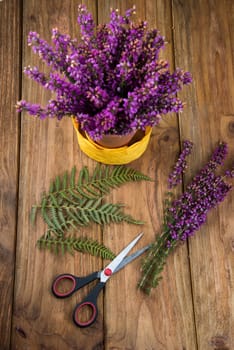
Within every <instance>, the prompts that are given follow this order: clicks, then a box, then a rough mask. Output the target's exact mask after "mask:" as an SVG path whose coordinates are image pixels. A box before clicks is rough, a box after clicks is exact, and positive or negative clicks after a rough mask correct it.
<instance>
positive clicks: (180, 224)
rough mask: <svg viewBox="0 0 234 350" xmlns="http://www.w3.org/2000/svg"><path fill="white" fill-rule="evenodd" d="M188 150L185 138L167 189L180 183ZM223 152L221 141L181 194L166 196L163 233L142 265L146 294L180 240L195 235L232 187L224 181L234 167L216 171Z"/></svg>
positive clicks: (188, 144)
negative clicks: (175, 196) (220, 171)
mask: <svg viewBox="0 0 234 350" xmlns="http://www.w3.org/2000/svg"><path fill="white" fill-rule="evenodd" d="M191 149H192V143H191V142H190V141H184V143H183V151H182V153H181V155H180V157H179V159H178V161H177V163H176V165H175V167H174V169H173V171H172V173H171V174H170V176H169V188H171V187H173V186H176V185H177V184H178V183H180V182H181V176H182V174H183V172H184V171H185V169H186V167H187V164H186V157H187V156H188V155H189V154H190V153H191ZM226 155H227V144H226V143H220V144H219V145H218V146H217V148H216V149H215V151H214V152H213V155H212V156H211V159H210V160H209V162H208V163H207V164H206V165H205V166H204V167H203V168H202V169H201V170H200V172H198V174H197V175H196V176H195V177H194V178H193V180H192V181H191V183H190V184H189V185H188V186H187V188H186V189H185V191H184V193H183V194H182V195H181V196H180V197H179V198H178V199H173V198H170V197H169V198H168V199H167V201H166V202H167V205H166V209H165V212H164V223H163V227H162V233H161V234H160V235H158V236H157V237H156V240H155V242H153V243H152V246H151V248H150V250H149V253H148V255H147V256H146V258H145V260H144V262H143V265H142V278H141V281H140V282H139V287H140V288H141V289H142V290H143V291H144V292H146V293H148V294H149V293H150V290H151V288H155V287H156V286H157V285H158V283H159V281H160V279H161V272H162V270H163V267H164V265H165V263H166V259H167V257H168V255H169V254H170V253H172V252H173V251H174V249H175V248H176V247H177V246H178V245H179V244H180V243H181V242H184V241H186V240H187V239H188V238H189V237H191V236H193V235H194V233H195V232H196V231H197V230H198V229H199V228H200V227H201V226H202V225H203V224H204V223H205V222H206V220H207V214H208V212H209V211H210V210H211V209H212V208H215V207H216V206H217V205H218V204H219V203H221V202H222V201H223V200H224V198H225V197H226V195H227V194H228V192H229V191H230V190H231V188H232V186H231V184H229V183H227V182H226V181H225V180H226V178H228V177H229V178H234V166H233V167H232V169H230V170H226V171H225V172H224V174H223V175H216V174H215V171H216V169H217V167H218V166H219V165H223V162H224V159H225V157H226ZM169 195H170V196H171V195H172V194H171V193H169Z"/></svg>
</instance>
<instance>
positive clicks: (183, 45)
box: [173, 0, 234, 350]
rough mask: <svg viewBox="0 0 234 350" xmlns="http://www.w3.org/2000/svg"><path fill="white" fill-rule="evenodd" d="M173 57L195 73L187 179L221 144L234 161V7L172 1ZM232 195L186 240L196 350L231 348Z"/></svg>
mask: <svg viewBox="0 0 234 350" xmlns="http://www.w3.org/2000/svg"><path fill="white" fill-rule="evenodd" d="M173 16H174V35H175V53H176V55H175V58H176V64H177V65H178V66H183V67H185V68H186V69H188V70H190V71H191V72H192V74H193V79H194V83H193V86H192V87H191V88H190V89H188V90H186V91H183V94H181V95H183V97H184V98H185V99H186V100H187V101H188V106H187V110H186V112H185V113H184V115H183V117H181V120H180V121H181V123H180V128H181V133H182V137H183V138H189V139H191V140H192V141H193V142H194V143H195V146H194V153H193V157H192V163H193V164H192V167H191V170H190V172H189V174H188V176H187V180H188V178H190V177H191V175H192V174H194V173H195V171H197V170H198V169H199V168H200V167H201V165H202V164H204V162H205V161H206V160H207V158H208V155H209V154H210V152H211V151H212V149H214V147H215V145H217V142H218V141H219V140H223V141H226V142H228V144H229V149H230V154H229V157H228V160H227V162H226V164H227V165H228V164H229V165H231V163H232V162H233V151H234V142H233V135H234V133H233V130H234V129H233V125H234V102H233V101H234V70H233V62H234V51H233V47H234V40H233V35H232V34H231V33H232V32H233V29H234V27H233V23H234V3H233V1H228V0H227V1H206V2H204V1H202V0H200V1H192V0H189V1H181V0H180V1H177V0H175V1H173ZM233 209H234V200H233V194H229V197H228V198H227V199H226V200H225V202H224V203H222V205H221V206H220V207H219V209H217V210H214V211H213V213H210V215H209V218H208V223H207V224H206V226H205V227H203V228H202V230H200V232H199V233H198V234H197V235H196V237H194V238H192V239H191V240H190V261H191V272H192V285H193V297H194V307H195V319H196V329H197V338H198V349H200V350H206V349H207V350H208V349H233V347H234V337H233V334H234V318H233V279H232V272H231V271H233V268H234V260H233V229H234V217H233Z"/></svg>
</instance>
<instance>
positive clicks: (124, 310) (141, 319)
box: [98, 1, 196, 350]
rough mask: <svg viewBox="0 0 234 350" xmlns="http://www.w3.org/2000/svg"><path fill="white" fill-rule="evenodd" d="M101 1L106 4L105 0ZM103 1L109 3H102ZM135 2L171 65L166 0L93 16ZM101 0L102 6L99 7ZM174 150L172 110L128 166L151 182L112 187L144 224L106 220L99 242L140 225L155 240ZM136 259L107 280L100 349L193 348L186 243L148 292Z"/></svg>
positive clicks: (111, 242)
mask: <svg viewBox="0 0 234 350" xmlns="http://www.w3.org/2000/svg"><path fill="white" fill-rule="evenodd" d="M104 3H105V6H104ZM107 3H108V6H107ZM133 4H135V5H136V12H137V14H136V20H137V19H142V20H144V19H146V20H149V25H150V26H151V27H158V24H160V28H159V29H160V31H161V32H162V34H163V35H164V36H165V37H166V40H167V42H168V45H167V47H166V50H165V52H164V53H163V56H164V58H166V59H168V60H169V61H170V62H171V65H173V53H172V44H171V43H172V37H171V35H172V23H171V6H170V1H155V2H147V1H126V2H122V1H108V2H107V1H105V2H101V3H100V2H99V12H98V22H104V21H105V19H106V18H107V15H108V12H106V11H107V10H108V9H107V8H106V7H112V8H119V10H120V12H121V13H123V12H124V10H125V9H127V8H130V7H132V6H133ZM101 5H103V7H104V8H102V7H101V8H100V6H101ZM178 151H179V132H178V125H177V120H176V115H174V116H169V117H167V118H165V119H164V121H163V122H162V123H161V124H160V126H159V127H157V128H155V130H154V132H153V136H152V138H151V141H150V146H149V148H148V149H147V151H146V153H145V154H144V155H143V156H142V157H141V158H140V159H139V160H137V161H135V162H133V163H132V164H131V166H133V167H134V168H136V169H139V170H140V171H142V172H144V173H145V174H147V175H150V176H151V177H152V178H153V179H155V180H156V183H147V184H146V183H140V184H137V185H136V184H131V185H127V186H126V187H125V188H124V189H123V190H118V191H114V192H113V195H112V196H111V199H112V200H113V201H115V202H117V201H119V202H123V203H126V204H127V207H126V210H128V211H129V213H131V214H132V215H133V216H134V217H136V218H139V219H142V220H145V221H146V224H145V225H144V226H143V227H136V226H129V225H126V224H123V225H121V226H118V227H117V226H111V227H109V228H106V229H105V230H104V243H106V244H107V245H108V246H111V247H112V249H113V250H115V251H116V252H118V251H119V250H121V249H122V247H123V246H124V244H127V243H128V242H130V241H131V240H132V239H133V238H134V237H135V236H136V235H137V234H138V233H139V232H140V231H141V230H143V231H144V233H145V235H144V237H143V238H142V241H141V242H140V243H139V244H138V246H143V245H145V244H147V243H148V242H151V241H152V240H154V236H155V234H156V233H158V232H159V231H160V226H161V223H162V211H163V200H164V194H165V192H166V191H167V176H168V174H169V172H170V169H171V167H172V165H173V163H174V160H175V158H176V155H177V154H178ZM140 263H141V259H138V260H137V261H135V262H133V263H132V264H130V265H129V266H128V267H126V269H125V270H123V271H121V272H120V273H119V274H118V275H117V276H116V277H115V278H113V279H112V280H111V281H110V282H109V284H108V285H107V286H106V293H105V317H104V320H105V329H106V333H105V349H119V350H120V349H132V350H135V349H137V350H138V349H139V350H140V349H157V350H158V349H159V350H162V349H164V350H165V349H173V350H174V349H175V350H177V349H178V350H179V349H191V350H192V349H195V348H196V347H195V344H196V340H195V331H194V326H193V306H192V302H191V288H190V276H189V269H188V263H187V248H186V246H184V247H183V248H182V249H181V250H178V252H177V254H176V255H174V256H173V257H171V258H170V259H169V261H168V265H167V267H166V268H165V272H164V274H163V277H164V280H163V281H162V283H161V284H160V286H159V287H158V289H157V291H155V292H153V293H152V296H151V297H147V296H146V295H144V294H142V292H140V291H139V290H137V282H138V280H139V278H140Z"/></svg>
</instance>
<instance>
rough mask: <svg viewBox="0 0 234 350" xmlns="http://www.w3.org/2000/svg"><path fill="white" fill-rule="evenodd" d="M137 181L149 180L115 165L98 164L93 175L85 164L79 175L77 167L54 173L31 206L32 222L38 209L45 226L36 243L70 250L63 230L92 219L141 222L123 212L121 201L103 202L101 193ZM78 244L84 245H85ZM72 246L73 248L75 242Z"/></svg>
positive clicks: (129, 169) (95, 221)
mask: <svg viewBox="0 0 234 350" xmlns="http://www.w3.org/2000/svg"><path fill="white" fill-rule="evenodd" d="M140 180H146V181H150V178H149V177H148V176H146V175H144V174H142V173H140V172H138V171H136V170H134V169H132V168H128V167H125V166H122V165H121V166H115V167H111V166H107V165H97V166H96V168H95V169H94V172H93V173H92V174H90V173H89V171H88V169H87V167H84V168H82V169H81V171H80V173H79V174H78V176H76V168H75V167H73V169H72V171H71V173H70V174H68V172H65V173H64V174H63V175H62V176H56V178H55V179H54V181H52V182H51V185H50V189H49V192H48V193H45V194H44V195H43V196H42V199H41V202H40V204H39V205H34V206H33V207H32V210H31V221H32V222H35V219H36V215H37V214H38V212H40V214H41V216H42V218H43V220H44V221H45V222H46V224H47V226H48V230H47V231H46V233H45V235H44V236H43V237H42V238H41V240H39V245H40V246H41V247H49V246H50V245H52V246H53V247H55V246H56V242H58V243H57V246H60V248H61V249H64V250H69V248H70V247H71V245H68V241H67V240H66V239H67V238H65V232H67V231H69V230H70V229H77V227H80V226H87V225H89V224H90V223H92V222H93V223H97V224H100V225H106V224H109V223H111V222H114V223H119V222H123V221H125V222H128V223H131V224H138V225H139V224H143V222H142V221H140V220H136V219H134V218H132V217H131V216H130V215H127V214H125V213H124V212H123V211H122V207H123V205H122V204H112V203H104V202H103V197H104V195H106V194H108V193H109V192H110V189H112V188H117V187H119V186H121V185H123V184H125V183H127V182H130V181H140ZM48 237H49V238H48ZM45 240H48V242H47V243H48V244H45ZM42 242H43V244H42ZM69 242H70V241H69ZM82 242H83V241H82ZM79 246H80V247H83V248H84V245H79ZM87 246H89V245H87ZM64 247H68V248H67V249H65V248H64ZM83 248H82V249H83ZM73 249H75V248H74V245H73ZM76 250H79V249H76ZM84 250H85V248H84ZM86 251H87V249H86ZM92 252H94V253H95V252H96V250H95V249H94V250H92V249H91V250H90V253H91V254H92Z"/></svg>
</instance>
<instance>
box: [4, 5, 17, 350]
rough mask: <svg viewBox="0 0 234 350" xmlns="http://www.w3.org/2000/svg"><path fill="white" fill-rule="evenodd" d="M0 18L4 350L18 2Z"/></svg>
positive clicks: (11, 251)
mask: <svg viewBox="0 0 234 350" xmlns="http://www.w3.org/2000/svg"><path fill="white" fill-rule="evenodd" d="M0 18H1V21H0V52H1V54H0V237H1V243H0V348H1V349H3V350H5V349H8V348H9V346H10V332H11V314H12V301H13V284H14V263H15V237H16V224H17V223H16V220H17V192H18V155H19V149H18V144H19V119H18V116H17V115H16V111H15V108H14V105H15V103H16V101H17V99H19V93H20V92H19V62H20V57H21V56H20V6H19V2H18V1H14V0H10V1H8V2H6V1H5V2H0ZM9 29H11V30H9Z"/></svg>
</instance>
